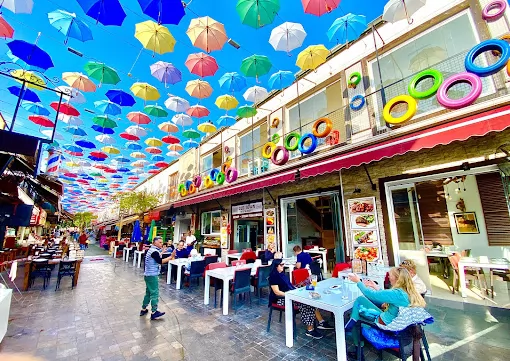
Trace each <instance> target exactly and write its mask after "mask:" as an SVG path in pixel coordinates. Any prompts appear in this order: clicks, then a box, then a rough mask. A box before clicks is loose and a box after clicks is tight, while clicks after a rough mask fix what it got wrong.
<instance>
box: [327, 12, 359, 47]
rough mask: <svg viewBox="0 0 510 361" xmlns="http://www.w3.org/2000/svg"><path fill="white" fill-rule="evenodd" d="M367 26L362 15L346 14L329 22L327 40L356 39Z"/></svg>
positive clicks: (343, 40) (345, 41)
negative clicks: (331, 22)
mask: <svg viewBox="0 0 510 361" xmlns="http://www.w3.org/2000/svg"><path fill="white" fill-rule="evenodd" d="M366 28H367V19H366V17H365V16H363V15H354V14H350V13H349V14H347V15H344V16H342V17H340V18H338V19H336V20H335V21H333V24H331V26H330V28H329V30H328V38H329V41H331V40H333V38H334V37H335V36H336V39H337V40H338V41H340V42H342V43H348V42H349V41H353V40H356V39H357V38H359V37H360V35H361V34H362V33H363V32H364V31H365V29H366Z"/></svg>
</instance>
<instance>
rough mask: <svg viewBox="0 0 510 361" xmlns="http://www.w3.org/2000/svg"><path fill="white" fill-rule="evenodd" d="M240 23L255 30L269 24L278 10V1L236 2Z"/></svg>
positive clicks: (245, 0)
mask: <svg viewBox="0 0 510 361" xmlns="http://www.w3.org/2000/svg"><path fill="white" fill-rule="evenodd" d="M236 10H237V13H238V14H239V17H240V18H241V22H242V23H243V24H245V25H249V26H251V27H253V28H255V29H258V28H261V27H263V26H264V25H268V24H271V23H272V22H273V20H274V18H275V16H276V15H277V13H278V11H279V10H280V0H238V1H237V5H236Z"/></svg>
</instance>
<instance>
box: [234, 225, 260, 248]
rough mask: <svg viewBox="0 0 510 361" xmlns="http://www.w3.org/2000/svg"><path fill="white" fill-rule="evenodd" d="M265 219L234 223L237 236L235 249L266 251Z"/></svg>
mask: <svg viewBox="0 0 510 361" xmlns="http://www.w3.org/2000/svg"><path fill="white" fill-rule="evenodd" d="M263 222H264V220H263V218H250V219H239V220H235V221H234V227H235V230H236V236H235V241H234V249H237V250H238V251H242V250H243V249H245V248H251V249H252V250H255V249H257V248H260V249H264V234H263Z"/></svg>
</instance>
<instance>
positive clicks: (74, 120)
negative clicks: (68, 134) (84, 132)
mask: <svg viewBox="0 0 510 361" xmlns="http://www.w3.org/2000/svg"><path fill="white" fill-rule="evenodd" d="M58 120H61V121H63V122H64V123H66V124H67V125H76V126H77V127H79V126H80V125H83V121H82V120H81V119H80V118H78V117H73V116H69V115H65V114H59V115H58Z"/></svg>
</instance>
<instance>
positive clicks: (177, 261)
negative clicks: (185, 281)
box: [166, 257, 204, 290]
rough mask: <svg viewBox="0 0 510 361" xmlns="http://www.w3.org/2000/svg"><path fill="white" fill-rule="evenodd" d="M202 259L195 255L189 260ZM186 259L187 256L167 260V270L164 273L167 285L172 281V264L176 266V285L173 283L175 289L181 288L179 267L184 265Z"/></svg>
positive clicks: (186, 261)
mask: <svg viewBox="0 0 510 361" xmlns="http://www.w3.org/2000/svg"><path fill="white" fill-rule="evenodd" d="M203 259H204V257H196V258H194V259H193V260H192V261H191V262H194V261H202V260H203ZM188 260H189V258H176V259H173V260H171V261H169V262H168V272H167V274H166V284H167V285H169V284H170V283H172V268H173V267H172V266H170V265H174V266H177V280H176V282H177V283H176V285H175V289H176V290H180V289H181V283H182V271H181V268H182V267H184V266H186V263H188Z"/></svg>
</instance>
